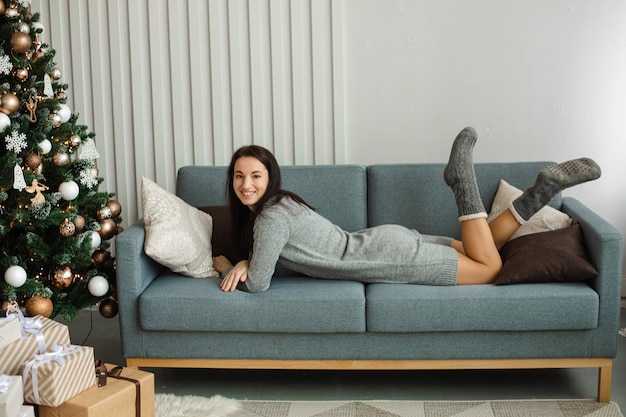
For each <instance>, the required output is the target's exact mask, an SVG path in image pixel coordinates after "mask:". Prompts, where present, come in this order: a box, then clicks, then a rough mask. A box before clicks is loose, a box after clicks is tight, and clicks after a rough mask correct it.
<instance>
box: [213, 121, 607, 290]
mask: <svg viewBox="0 0 626 417" xmlns="http://www.w3.org/2000/svg"><path fill="white" fill-rule="evenodd" d="M476 139H477V136H476V131H475V130H474V129H472V128H466V129H464V130H462V131H461V132H460V133H459V135H458V136H457V137H456V139H455V141H454V144H453V145H452V150H451V153H450V159H449V161H448V164H447V165H446V168H445V170H444V180H445V182H446V184H447V185H448V186H450V188H451V189H452V191H453V192H454V196H455V199H456V204H457V207H458V213H459V221H460V222H461V240H460V241H459V240H455V239H452V238H447V237H441V236H430V235H423V234H420V233H419V232H418V231H416V230H412V229H408V228H405V227H403V226H399V225H381V226H376V227H372V228H369V229H366V230H363V231H359V232H354V233H350V232H347V231H344V230H342V229H341V228H340V227H338V226H336V225H334V224H333V223H331V222H330V221H329V220H327V219H326V218H324V217H322V216H321V215H319V214H318V213H316V212H315V211H314V210H313V209H312V208H311V207H310V206H309V205H308V204H307V203H306V202H305V201H304V200H303V199H302V198H300V197H299V196H298V195H296V194H294V193H292V192H289V191H285V190H282V189H281V175H280V168H279V166H278V162H277V161H276V158H274V155H272V153H271V152H270V151H268V150H267V149H265V148H263V147H260V146H255V145H251V146H244V147H242V148H240V149H239V150H237V151H236V152H235V154H234V155H233V157H232V160H231V162H230V166H229V168H228V197H229V202H230V207H231V211H232V213H233V221H234V223H235V224H234V230H235V231H236V232H237V233H238V236H240V238H241V239H242V242H243V243H244V246H245V249H246V252H247V253H250V256H249V259H248V260H243V261H241V262H238V263H237V264H236V265H232V264H231V262H230V261H229V260H228V259H227V258H225V257H224V256H217V257H215V258H213V264H214V267H215V269H216V270H217V271H218V272H220V274H221V276H222V282H221V284H220V288H221V289H222V290H223V291H234V290H235V289H241V290H244V291H248V292H260V291H265V290H267V289H268V288H269V286H270V282H271V279H272V275H273V274H274V271H275V268H276V264H277V263H278V262H279V261H280V262H281V264H282V265H284V266H286V267H287V268H289V269H291V270H294V271H296V272H299V273H302V274H305V275H310V276H314V277H317V278H327V279H345V280H355V281H361V282H367V283H374V282H379V283H385V282H387V283H406V284H425V285H464V284H486V283H491V282H494V281H495V279H496V277H497V276H498V273H499V272H500V269H501V268H502V260H501V258H500V254H499V252H498V250H499V249H500V248H501V247H502V246H503V245H504V244H505V243H506V242H507V240H509V238H510V237H511V236H512V235H513V233H515V231H516V230H517V229H518V228H519V227H520V225H521V224H524V223H525V222H526V221H528V220H529V219H530V218H531V217H532V216H533V215H534V214H535V213H536V212H537V211H539V210H540V209H541V208H542V207H544V206H545V205H546V204H548V202H549V201H550V200H551V199H552V198H553V197H554V196H555V195H557V194H558V193H559V192H560V191H562V190H564V189H565V188H568V187H571V186H574V185H576V184H580V183H583V182H587V181H591V180H595V179H597V178H598V177H600V167H599V166H598V165H597V164H596V163H595V162H594V161H593V160H591V159H588V158H580V159H576V160H571V161H567V162H563V163H561V164H557V165H552V166H548V167H545V168H543V169H542V170H541V171H540V172H539V173H538V175H537V179H536V182H535V184H534V185H532V186H531V187H529V188H527V189H526V190H525V191H524V193H523V194H522V195H521V196H520V197H518V198H517V199H516V200H514V201H513V202H512V204H511V206H510V207H509V209H507V210H505V211H504V212H503V213H502V214H500V215H499V216H498V217H497V218H495V219H494V220H493V221H492V222H491V223H487V212H486V210H485V208H484V206H483V203H482V200H481V198H480V193H479V190H478V183H477V182H476V176H475V173H474V165H473V158H472V152H473V148H474V144H475V143H476Z"/></svg>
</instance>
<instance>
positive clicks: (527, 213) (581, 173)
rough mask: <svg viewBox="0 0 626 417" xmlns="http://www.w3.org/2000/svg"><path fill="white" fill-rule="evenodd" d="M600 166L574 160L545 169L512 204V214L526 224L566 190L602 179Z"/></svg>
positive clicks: (590, 161)
mask: <svg viewBox="0 0 626 417" xmlns="http://www.w3.org/2000/svg"><path fill="white" fill-rule="evenodd" d="M600 174H601V171H600V167H599V166H598V164H596V163H595V162H594V161H593V160H592V159H589V158H579V159H573V160H571V161H566V162H562V163H560V164H556V165H550V166H547V167H545V168H543V169H542V170H541V171H539V174H537V180H536V181H535V184H534V185H532V186H530V187H528V188H527V189H526V190H525V191H524V193H523V194H522V195H521V196H519V197H518V198H517V199H515V200H513V202H512V203H511V207H510V209H511V212H512V213H513V216H515V218H516V219H517V221H518V222H519V223H520V224H524V223H526V222H527V221H528V220H530V218H531V217H532V216H533V215H534V214H535V213H537V212H538V211H539V210H541V209H542V208H543V207H544V206H545V205H546V204H548V203H549V202H550V200H552V198H554V197H555V196H556V195H557V194H558V193H560V192H561V191H563V190H564V189H566V188H569V187H572V186H574V185H577V184H581V183H583V182H587V181H592V180H595V179H597V178H599V177H600Z"/></svg>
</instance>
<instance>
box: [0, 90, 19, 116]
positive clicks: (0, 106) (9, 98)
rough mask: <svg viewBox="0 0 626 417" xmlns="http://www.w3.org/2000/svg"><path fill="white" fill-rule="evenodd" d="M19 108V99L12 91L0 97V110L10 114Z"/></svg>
mask: <svg viewBox="0 0 626 417" xmlns="http://www.w3.org/2000/svg"><path fill="white" fill-rule="evenodd" d="M19 108H20V99H19V98H17V96H16V95H15V94H13V93H6V94H3V95H2V97H0V111H1V112H2V113H4V114H7V115H11V114H13V113H15V112H16V111H18V110H19Z"/></svg>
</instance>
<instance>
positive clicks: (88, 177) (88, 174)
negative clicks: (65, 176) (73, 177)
mask: <svg viewBox="0 0 626 417" xmlns="http://www.w3.org/2000/svg"><path fill="white" fill-rule="evenodd" d="M79 181H80V183H81V184H82V185H84V186H85V187H87V188H89V189H90V190H91V189H92V188H94V187H97V186H98V176H97V175H95V174H94V172H93V171H92V170H91V169H89V168H86V169H83V170H82V171H81V172H80V177H79Z"/></svg>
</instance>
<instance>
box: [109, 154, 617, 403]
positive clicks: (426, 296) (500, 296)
mask: <svg viewBox="0 0 626 417" xmlns="http://www.w3.org/2000/svg"><path fill="white" fill-rule="evenodd" d="M546 164H547V162H523V163H483V164H477V166H476V173H477V177H478V182H479V185H480V187H481V193H482V198H483V201H484V203H485V207H487V208H488V209H489V207H491V203H492V201H493V198H494V195H495V194H496V191H497V188H498V184H499V180H500V179H501V178H502V179H504V180H506V181H507V182H509V183H510V184H512V185H514V186H516V187H518V188H521V189H523V188H525V187H527V186H528V185H530V184H531V183H533V182H534V179H535V176H536V173H537V171H538V170H539V169H540V168H541V167H543V166H545V165H546ZM443 168H444V165H443V164H392V165H373V166H368V167H364V166H356V165H333V166H285V167H283V168H282V172H283V187H284V188H286V189H288V190H291V191H294V192H296V193H298V194H300V195H301V196H302V197H303V198H304V199H305V200H306V201H307V202H308V203H310V204H311V205H312V206H314V207H315V208H316V209H317V210H318V211H319V212H320V213H321V214H322V215H324V216H326V217H328V218H329V219H330V220H332V221H333V222H335V223H336V224H338V225H340V226H342V227H343V228H344V229H346V230H349V231H356V230H360V229H363V228H366V227H368V226H374V225H379V224H384V223H395V224H402V225H405V226H408V227H411V228H416V229H417V230H419V231H421V232H423V233H426V234H435V235H444V236H451V237H459V236H460V225H459V223H458V221H457V211H456V205H455V202H454V198H453V194H452V192H451V191H450V190H449V189H448V187H447V186H446V185H445V184H444V181H443V179H442V173H443ZM225 179H226V168H225V167H209V166H188V167H183V168H181V169H180V170H179V172H178V177H177V191H176V193H177V195H178V196H179V197H181V198H182V199H183V200H185V201H186V202H187V203H189V204H191V205H194V206H197V207H201V208H202V209H203V210H205V211H209V212H211V210H214V211H213V215H214V223H215V232H214V236H213V240H214V255H218V254H220V251H221V252H225V253H227V254H228V255H229V256H231V257H233V258H235V257H237V254H236V253H235V252H232V247H231V246H228V245H229V244H230V243H223V242H222V243H220V244H217V243H216V242H215V240H216V239H217V238H218V237H220V236H221V238H229V236H224V235H225V234H228V232H227V230H228V223H227V221H226V219H225V218H224V217H221V216H222V215H223V213H224V211H221V212H220V211H219V210H218V209H219V208H220V206H223V205H224V204H225V201H226V200H225ZM551 205H552V206H553V207H555V208H558V209H560V210H561V211H563V212H565V213H567V214H568V215H569V216H570V217H571V218H572V219H573V220H574V222H576V223H579V224H580V228H581V230H582V234H583V236H584V241H585V243H586V247H587V253H588V257H589V261H590V262H591V264H593V266H595V268H596V269H597V271H598V276H597V278H594V279H589V280H586V281H577V282H543V283H524V284H515V285H493V284H492V285H477V286H465V287H461V286H459V287H429V286H420V285H393V284H370V285H364V284H361V283H358V282H346V281H328V280H319V279H315V278H311V277H305V276H301V275H298V274H295V273H293V272H290V271H286V270H277V272H276V276H275V277H274V279H273V280H272V285H271V287H270V289H269V290H268V291H266V292H263V293H258V294H249V293H245V292H241V291H236V292H235V293H223V292H221V291H220V290H219V288H218V282H219V279H218V278H208V279H197V278H186V277H183V276H180V275H178V274H175V273H172V272H171V271H169V270H167V269H166V268H164V267H163V266H161V265H159V264H158V263H156V262H154V261H153V260H152V259H150V258H149V257H148V256H146V254H145V253H144V250H143V244H144V237H145V232H144V228H143V223H142V222H141V221H140V222H138V223H137V224H134V225H132V226H130V227H128V228H127V229H126V230H125V231H124V232H123V233H121V234H120V235H118V237H117V239H116V253H117V254H116V258H117V277H118V278H117V280H118V283H117V285H118V296H119V304H120V331H121V339H122V348H123V354H124V356H125V358H126V362H127V366H129V367H174V368H176V367H178V368H186V367H194V368H200V367H203V368H229V369H230V368H239V369H243V368H248V369H328V370H330V369H333V370H337V369H338V370H342V369H346V370H357V369H367V370H373V369H374V370H375V369H385V370H394V369H403V370H404V369H519V368H526V369H531V368H597V369H598V378H599V385H598V400H600V401H609V399H610V391H611V377H612V359H613V358H614V357H615V355H616V353H617V337H618V327H619V310H620V285H621V266H622V245H623V240H622V236H621V235H620V233H619V232H618V231H617V230H616V229H615V228H614V227H613V226H611V225H610V224H609V223H607V222H606V221H605V220H603V219H602V218H601V217H600V216H598V215H597V214H595V213H594V212H592V211H591V210H590V209H588V208H587V207H586V206H584V205H583V204H582V203H581V202H579V201H577V200H576V199H573V198H569V197H565V198H561V196H559V197H557V198H555V199H554V200H553V201H552V202H551ZM222 208H223V207H222ZM215 210H218V211H215ZM219 213H222V214H219ZM218 235H219V236H218ZM226 241H228V239H226ZM231 243H232V242H231ZM216 245H217V246H219V245H225V246H224V247H222V248H220V247H216ZM226 246H228V247H226ZM229 251H230V252H229Z"/></svg>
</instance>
